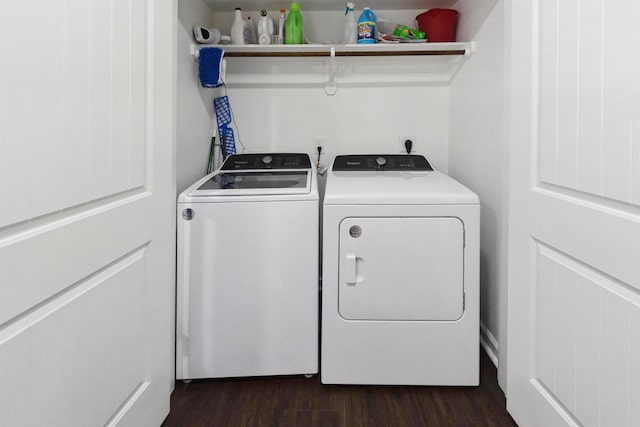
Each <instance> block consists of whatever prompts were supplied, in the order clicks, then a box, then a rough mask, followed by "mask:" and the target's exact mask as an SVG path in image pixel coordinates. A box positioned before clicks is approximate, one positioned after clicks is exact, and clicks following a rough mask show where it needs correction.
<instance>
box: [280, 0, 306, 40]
mask: <svg viewBox="0 0 640 427" xmlns="http://www.w3.org/2000/svg"><path fill="white" fill-rule="evenodd" d="M284 43H285V44H302V43H304V38H303V36H302V14H301V13H300V6H299V5H298V3H291V8H290V10H289V14H288V15H287V19H286V20H285V23H284Z"/></svg>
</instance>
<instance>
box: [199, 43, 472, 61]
mask: <svg viewBox="0 0 640 427" xmlns="http://www.w3.org/2000/svg"><path fill="white" fill-rule="evenodd" d="M203 47H219V48H221V49H223V50H224V51H225V57H227V58H235V57H246V58H259V57H263V58H264V57H270V58H276V57H299V58H301V57H309V56H337V57H341V56H452V57H456V56H469V55H470V54H471V52H472V50H473V43H463V42H455V43H376V44H372V45H358V44H351V45H339V44H336V45H329V44H300V45H284V44H280V45H257V44H252V45H233V44H229V45H192V53H193V54H194V55H195V56H197V52H198V50H199V49H200V48H203Z"/></svg>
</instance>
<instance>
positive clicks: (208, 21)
mask: <svg viewBox="0 0 640 427" xmlns="http://www.w3.org/2000/svg"><path fill="white" fill-rule="evenodd" d="M178 20H179V24H178V83H177V103H178V108H177V112H178V120H177V135H178V137H177V143H176V147H177V148H176V150H177V152H176V165H177V185H176V190H177V192H178V193H180V192H181V191H182V190H184V189H185V188H186V187H188V186H189V185H190V184H191V183H193V182H194V181H195V180H196V179H198V178H200V177H202V176H203V175H204V174H205V172H206V168H207V161H208V154H209V144H210V142H211V135H212V132H213V107H212V102H213V92H212V90H211V89H203V88H201V87H200V84H199V82H198V74H197V66H196V63H195V61H194V59H193V57H192V56H191V52H190V46H191V44H192V43H194V39H193V30H192V29H193V26H194V25H201V26H204V27H210V26H212V20H213V15H212V13H211V11H210V10H209V8H208V7H207V6H205V5H204V3H202V1H201V0H180V1H179V2H178Z"/></svg>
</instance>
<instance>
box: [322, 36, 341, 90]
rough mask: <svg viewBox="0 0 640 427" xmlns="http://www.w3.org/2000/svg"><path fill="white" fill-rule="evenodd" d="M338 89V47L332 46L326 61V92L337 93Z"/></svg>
mask: <svg viewBox="0 0 640 427" xmlns="http://www.w3.org/2000/svg"><path fill="white" fill-rule="evenodd" d="M337 91H338V62H337V61H336V48H335V47H331V52H330V54H329V59H327V60H326V61H325V63H324V92H325V93H326V94H327V95H335V93H336V92H337Z"/></svg>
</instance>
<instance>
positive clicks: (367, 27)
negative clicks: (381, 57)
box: [358, 7, 376, 44]
mask: <svg viewBox="0 0 640 427" xmlns="http://www.w3.org/2000/svg"><path fill="white" fill-rule="evenodd" d="M375 42H376V15H375V14H374V13H373V11H372V10H371V9H369V8H368V7H365V8H364V9H363V10H362V14H361V15H360V19H358V43H359V44H371V43H375Z"/></svg>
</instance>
